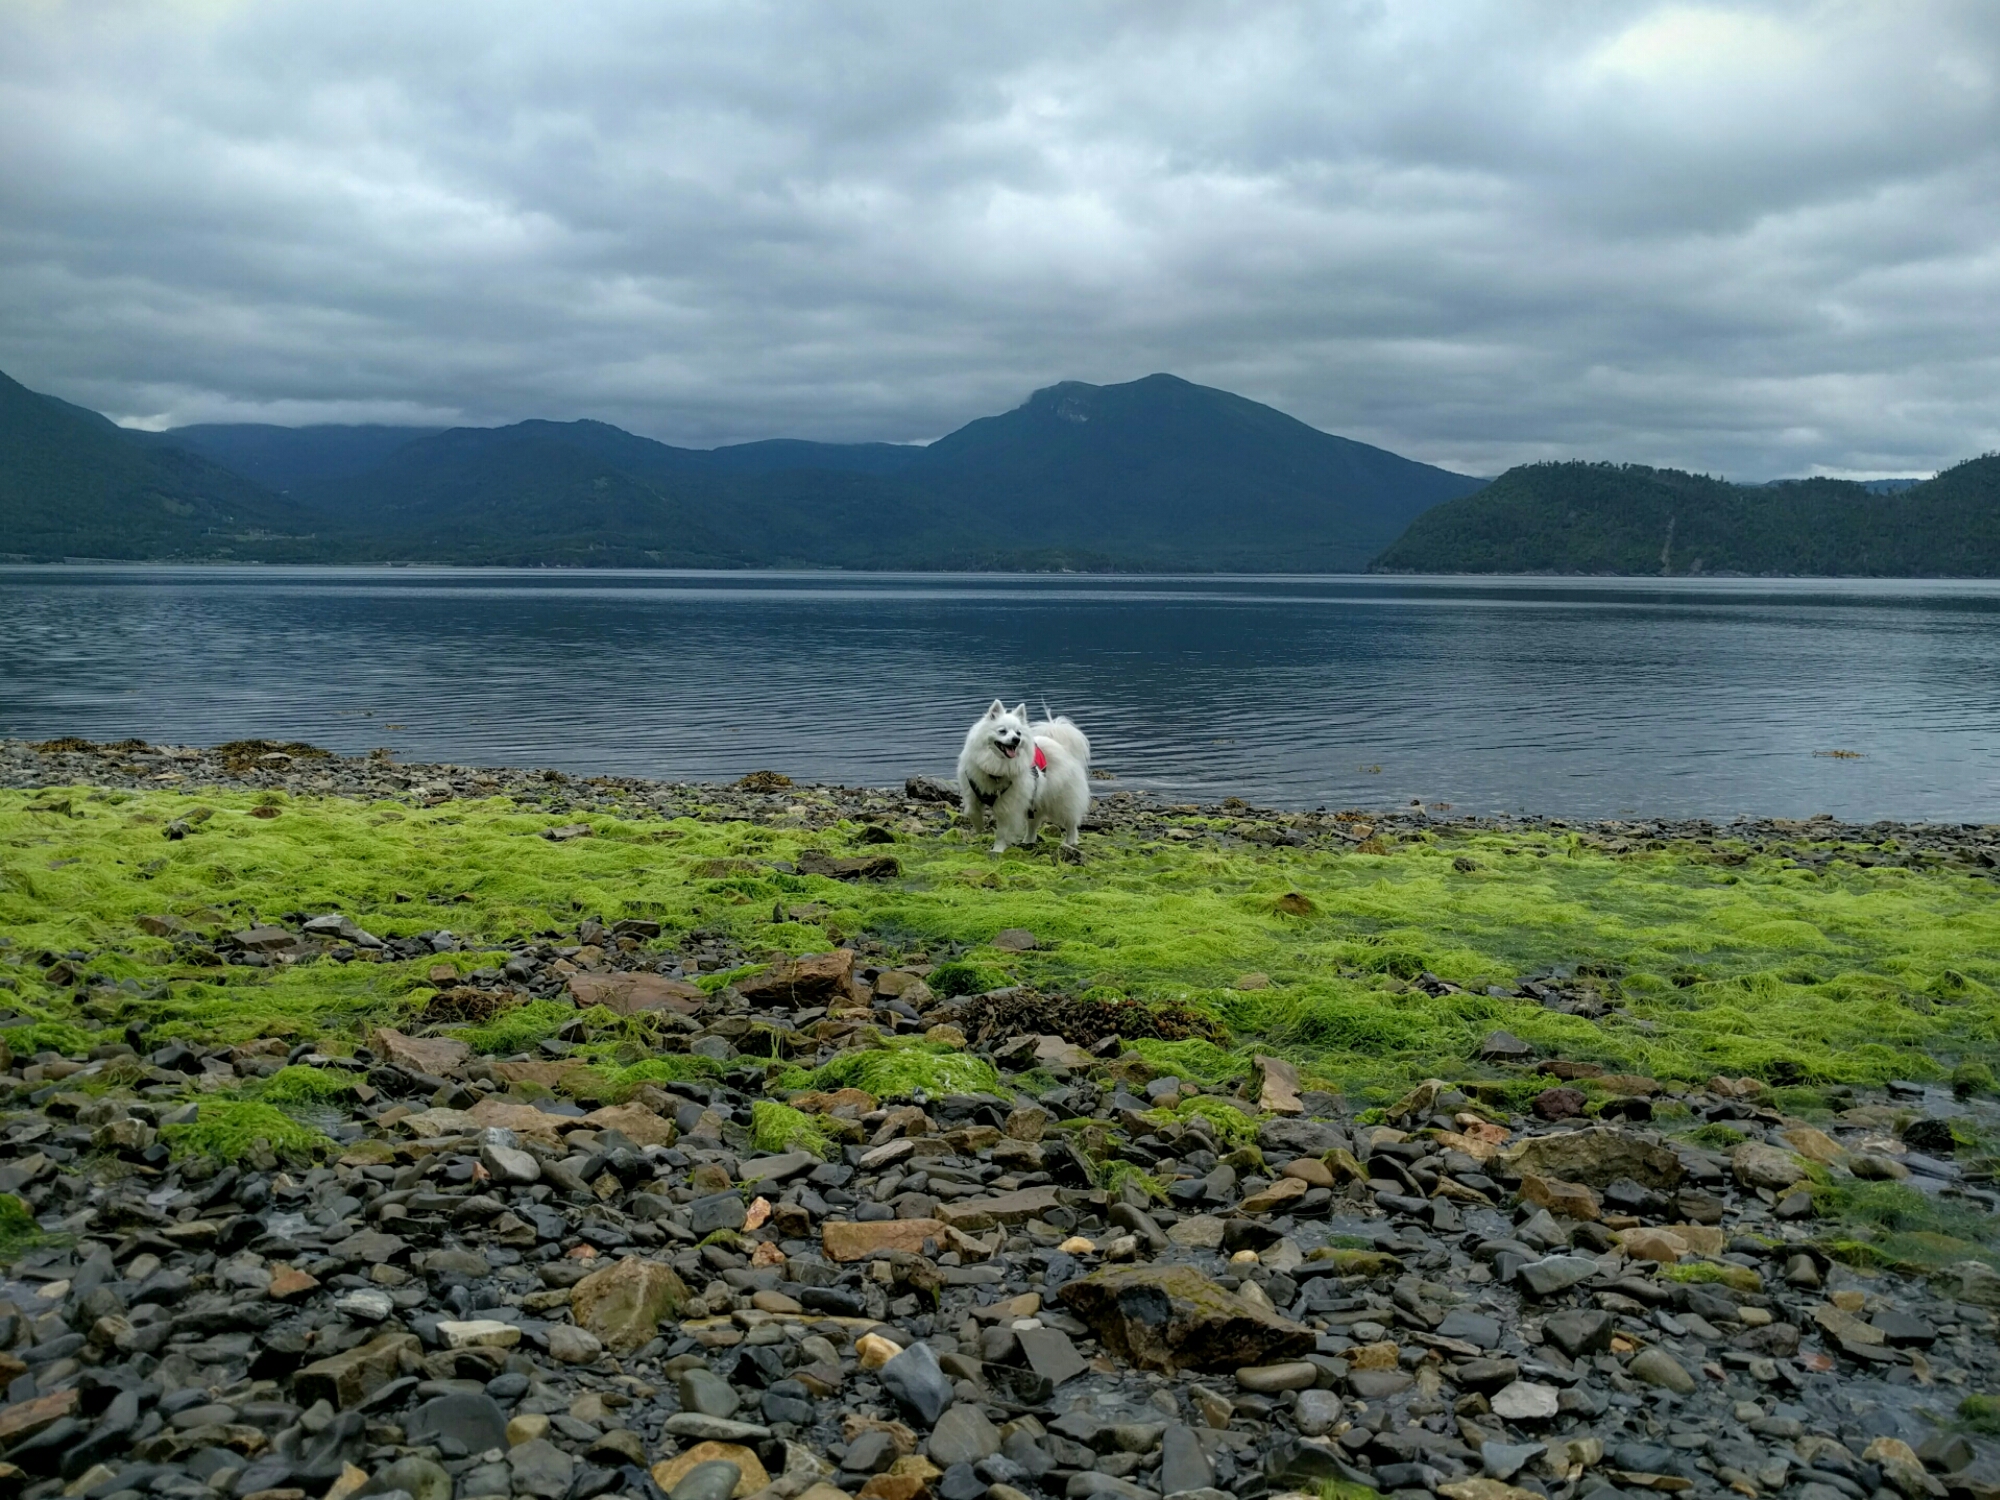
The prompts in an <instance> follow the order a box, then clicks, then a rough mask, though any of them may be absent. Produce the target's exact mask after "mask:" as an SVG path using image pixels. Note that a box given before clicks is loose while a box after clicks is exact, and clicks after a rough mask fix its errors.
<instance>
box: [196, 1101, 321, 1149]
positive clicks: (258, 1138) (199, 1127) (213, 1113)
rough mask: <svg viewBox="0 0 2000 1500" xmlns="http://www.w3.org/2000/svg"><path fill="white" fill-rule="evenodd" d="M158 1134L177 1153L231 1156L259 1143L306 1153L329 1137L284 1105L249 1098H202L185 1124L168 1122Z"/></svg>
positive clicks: (252, 1147)
mask: <svg viewBox="0 0 2000 1500" xmlns="http://www.w3.org/2000/svg"><path fill="white" fill-rule="evenodd" d="M160 1136H161V1139H163V1140H164V1141H166V1143H167V1146H168V1148H169V1149H170V1150H171V1151H172V1152H173V1154H174V1155H175V1156H177V1157H187V1156H209V1157H213V1158H215V1159H216V1160H217V1161H222V1162H234V1161H238V1160H240V1159H242V1158H243V1157H246V1156H249V1155H250V1154H251V1153H253V1152H254V1151H255V1150H256V1149H257V1147H258V1146H259V1144H260V1143H261V1144H262V1145H263V1146H265V1147H267V1148H269V1149H270V1151H271V1152H272V1153H274V1154H275V1155H277V1156H280V1157H291V1158H300V1159H304V1158H310V1157H314V1156H317V1155H319V1154H321V1153H322V1152H324V1151H325V1150H326V1149H327V1148H328V1147H330V1146H331V1145H332V1144H333V1143H332V1142H331V1141H330V1140H328V1139H327V1137H326V1136H325V1135H324V1134H322V1133H321V1132H320V1131H317V1130H315V1129H313V1128H312V1126H310V1125H303V1124H301V1123H300V1122H299V1121H297V1120H295V1119H293V1118H292V1117H291V1116H290V1115H288V1114H286V1113H285V1112H284V1111H283V1110H281V1109H278V1108H276V1107H275V1106H273V1105H270V1104H265V1103H262V1102H260V1101H257V1100H252V1099H204V1100H203V1101H202V1102H201V1104H200V1106H199V1109H198V1111H197V1114H196V1117H195V1118H194V1119H193V1120H191V1121H189V1122H188V1123H187V1124H185V1125H168V1126H166V1127H165V1128H163V1129H162V1130H161V1131H160Z"/></svg>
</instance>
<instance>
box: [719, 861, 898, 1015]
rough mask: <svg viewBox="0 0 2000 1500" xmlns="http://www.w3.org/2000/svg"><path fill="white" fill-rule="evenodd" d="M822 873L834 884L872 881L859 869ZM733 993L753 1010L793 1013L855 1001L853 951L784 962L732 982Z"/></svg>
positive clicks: (836, 951) (842, 949)
mask: <svg viewBox="0 0 2000 1500" xmlns="http://www.w3.org/2000/svg"><path fill="white" fill-rule="evenodd" d="M869 862H870V861H868V860H867V859H866V857H863V859H862V860H861V864H863V865H865V864H867V863H869ZM825 863H826V864H827V865H829V866H833V865H843V864H846V863H847V862H846V861H842V860H839V859H829V860H826V861H825ZM889 864H890V866H891V868H892V869H893V868H894V867H895V861H894V860H890V861H889ZM801 868H803V866H802V867H801ZM807 873H814V872H811V871H808V872H807ZM824 873H825V874H827V875H829V876H831V877H832V878H834V879H836V880H839V879H845V878H851V877H852V876H854V875H860V876H862V877H863V878H873V877H872V876H870V875H869V872H868V871H866V870H864V869H862V868H860V867H859V866H857V867H856V868H855V869H853V870H852V871H837V870H835V869H832V868H828V869H827V870H825V871H824ZM735 989H736V993H737V994H739V995H741V996H742V997H743V998H744V999H745V1000H747V1001H749V1002H750V1003H751V1004H752V1005H757V1006H773V1005H782V1006H790V1007H792V1008H794V1009H797V1008H804V1007H810V1006H816V1005H830V1004H832V1003H833V1002H834V1001H835V1000H851V999H856V998H859V997H858V996H857V994H856V991H855V986H854V951H853V950H852V949H850V948H836V949H835V950H834V951H833V952H831V953H808V954H805V955H803V956H802V957H799V958H790V959H785V960H783V961H782V962H779V963H775V964H772V965H770V966H769V967H768V968H766V969H764V970H762V971H761V972H759V973H756V974H752V975H749V976H748V977H747V978H743V979H739V980H737V981H735Z"/></svg>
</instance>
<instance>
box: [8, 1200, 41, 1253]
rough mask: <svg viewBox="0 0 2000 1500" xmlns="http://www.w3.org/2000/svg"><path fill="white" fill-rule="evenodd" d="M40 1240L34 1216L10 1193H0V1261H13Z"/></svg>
mask: <svg viewBox="0 0 2000 1500" xmlns="http://www.w3.org/2000/svg"><path fill="white" fill-rule="evenodd" d="M41 1238H42V1226H41V1225H39V1224H37V1223H36V1222H35V1216H34V1214H32V1213H30V1212H29V1210H28V1205H27V1204H25V1203H23V1202H22V1201H21V1200H20V1199H19V1198H17V1197H15V1196H14V1195H13V1194H12V1193H0V1261H10V1262H11V1261H14V1260H17V1259H19V1258H20V1255H21V1252H22V1251H24V1250H26V1249H28V1248H29V1247H30V1246H32V1245H34V1244H36V1243H37V1242H38V1241H40V1240H41Z"/></svg>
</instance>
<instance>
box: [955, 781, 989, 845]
mask: <svg viewBox="0 0 2000 1500" xmlns="http://www.w3.org/2000/svg"><path fill="white" fill-rule="evenodd" d="M959 811H960V812H962V813H963V814H964V815H965V821H966V823H967V824H968V825H969V826H970V827H971V829H972V836H973V837H974V838H983V837H984V836H985V834H986V804H985V803H984V802H981V801H980V800H979V799H978V798H977V797H975V796H973V794H972V793H971V792H967V793H966V794H965V797H964V799H963V800H962V801H961V802H960V803H959Z"/></svg>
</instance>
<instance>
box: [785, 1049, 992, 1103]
mask: <svg viewBox="0 0 2000 1500" xmlns="http://www.w3.org/2000/svg"><path fill="white" fill-rule="evenodd" d="M777 1086H778V1087H779V1088H783V1089H786V1090H798V1089H842V1088H856V1089H862V1090H864V1091H865V1092H867V1093H870V1094H873V1095H874V1096H875V1097H876V1098H877V1099H911V1098H915V1097H916V1096H918V1095H919V1094H921V1095H923V1096H924V1097H926V1098H938V1097H941V1096H943V1095H946V1094H992V1093H998V1092H999V1090H1000V1075H999V1074H998V1073H996V1072H995V1071H994V1070H993V1064H991V1063H990V1062H987V1061H986V1060H985V1059H984V1058H981V1057H974V1056H972V1055H971V1054H970V1053H967V1052H960V1051H956V1050H954V1049H952V1048H949V1047H940V1046H931V1045H921V1046H913V1047H880V1048H867V1049H862V1050H857V1051H853V1052H843V1053H841V1054H840V1055H839V1056H837V1057H835V1058H833V1059H831V1060H830V1061H828V1062H826V1063H823V1064H821V1065H820V1066H819V1067H817V1068H813V1069H810V1070H808V1069H805V1068H788V1069H786V1070H785V1072H784V1073H782V1074H780V1075H779V1077H778V1079H777Z"/></svg>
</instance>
